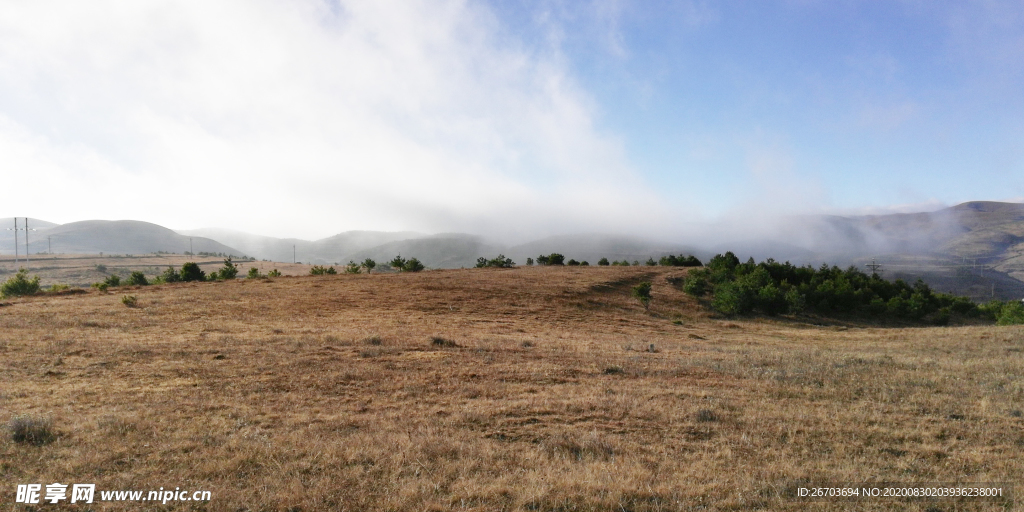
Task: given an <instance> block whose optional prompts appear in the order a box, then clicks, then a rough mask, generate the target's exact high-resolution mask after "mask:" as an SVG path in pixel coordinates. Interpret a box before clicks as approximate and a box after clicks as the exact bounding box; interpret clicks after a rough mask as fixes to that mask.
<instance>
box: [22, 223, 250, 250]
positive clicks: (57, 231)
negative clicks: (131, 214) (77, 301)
mask: <svg viewBox="0 0 1024 512" xmlns="http://www.w3.org/2000/svg"><path fill="white" fill-rule="evenodd" d="M29 227H32V221H31V220H29ZM47 237H50V240H49V244H50V246H52V249H53V252H55V253H87V254H92V253H115V254H147V253H153V252H158V251H163V252H174V253H182V252H185V251H188V250H189V237H188V236H184V235H179V234H178V233H175V232H174V231H172V230H170V229H167V228H165V227H163V226H158V225H156V224H151V223H149V222H142V221H137V220H86V221H81V222H71V223H68V224H61V225H54V226H52V227H49V228H46V229H45V230H40V231H39V232H38V233H33V237H32V238H30V239H29V249H30V251H31V253H45V252H47V250H48V247H49V246H48V245H47V244H48V241H47ZM191 238H192V248H193V249H192V250H193V251H194V252H197V253H198V252H213V253H225V254H236V255H242V251H239V250H238V249H234V248H232V247H229V246H227V245H224V244H222V243H220V242H217V241H215V240H211V239H209V238H204V237H191ZM20 242H21V244H22V245H21V247H19V249H20V252H21V253H22V254H24V245H23V244H24V239H23V238H22V239H20ZM8 244H9V245H8ZM4 245H5V247H4V251H3V252H4V254H12V253H13V252H14V250H13V240H12V239H7V240H5V244H4Z"/></svg>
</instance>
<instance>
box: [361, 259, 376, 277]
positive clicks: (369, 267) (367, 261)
mask: <svg viewBox="0 0 1024 512" xmlns="http://www.w3.org/2000/svg"><path fill="white" fill-rule="evenodd" d="M361 265H362V267H363V268H365V269H366V273H367V274H369V273H370V271H371V270H373V267H376V266H377V262H376V261H373V260H371V259H370V258H366V259H365V260H363V263H362V264H361Z"/></svg>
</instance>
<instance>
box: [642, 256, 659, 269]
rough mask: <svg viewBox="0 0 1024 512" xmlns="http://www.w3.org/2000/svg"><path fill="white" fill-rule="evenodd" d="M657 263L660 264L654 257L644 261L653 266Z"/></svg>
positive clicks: (645, 263)
mask: <svg viewBox="0 0 1024 512" xmlns="http://www.w3.org/2000/svg"><path fill="white" fill-rule="evenodd" d="M657 264H658V262H657V261H654V258H647V261H646V262H644V265H647V266H648V267H653V266H655V265H657Z"/></svg>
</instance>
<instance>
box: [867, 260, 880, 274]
mask: <svg viewBox="0 0 1024 512" xmlns="http://www.w3.org/2000/svg"><path fill="white" fill-rule="evenodd" d="M864 266H865V267H867V268H869V269H871V274H872V275H875V274H879V273H881V272H885V270H883V269H882V264H881V263H876V262H875V259H874V258H871V263H868V264H867V265H864Z"/></svg>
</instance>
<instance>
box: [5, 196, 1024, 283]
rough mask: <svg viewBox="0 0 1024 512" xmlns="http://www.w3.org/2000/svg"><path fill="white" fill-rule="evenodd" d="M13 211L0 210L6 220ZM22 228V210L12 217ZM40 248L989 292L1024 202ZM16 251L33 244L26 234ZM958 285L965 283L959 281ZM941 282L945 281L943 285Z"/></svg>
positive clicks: (110, 228) (1011, 271)
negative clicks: (819, 272) (869, 274)
mask: <svg viewBox="0 0 1024 512" xmlns="http://www.w3.org/2000/svg"><path fill="white" fill-rule="evenodd" d="M4 220H5V219H0V222H3V221H4ZM6 221H7V222H9V223H10V224H11V227H13V221H12V220H11V219H10V218H7V219H6ZM29 223H30V227H32V228H33V229H35V230H36V231H33V232H31V233H30V237H31V238H30V243H31V246H30V248H31V250H32V252H33V253H41V252H45V251H46V250H47V248H48V245H47V242H48V240H47V237H49V238H50V240H49V242H51V243H52V247H53V251H54V252H61V253H73V252H80V253H99V252H105V253H115V254H121V253H125V254H146V253H152V252H157V251H165V252H175V253H182V252H185V251H187V250H188V247H189V246H188V242H189V239H190V238H191V240H192V247H193V250H194V251H195V252H213V253H225V254H236V255H248V256H252V257H255V258H258V259H268V260H272V261H292V259H293V258H294V259H295V260H296V261H300V262H305V263H312V264H331V265H333V264H340V265H343V264H345V263H346V262H348V261H349V260H353V261H362V260H363V259H365V258H372V259H374V260H376V261H378V262H386V261H388V260H390V259H391V258H393V257H394V256H396V255H399V254H400V255H402V256H404V257H416V258H418V259H419V260H420V261H422V262H423V263H424V264H425V265H427V266H428V267H432V268H458V267H471V266H473V265H474V264H475V263H476V259H477V258H478V257H481V256H484V257H487V258H492V257H494V256H497V255H498V254H503V255H505V256H507V257H510V258H512V259H513V261H515V262H516V263H518V264H523V263H525V261H526V258H528V257H532V258H536V257H537V256H538V255H540V254H548V253H551V252H559V253H562V254H564V255H565V256H566V259H569V258H573V259H576V260H579V261H584V260H586V261H589V263H590V264H592V265H593V264H596V263H597V261H598V260H599V259H600V258H602V257H606V258H609V259H610V260H623V259H624V260H627V261H640V262H643V261H645V260H646V259H647V258H651V257H653V258H654V259H658V258H659V257H660V256H663V255H667V254H683V253H686V254H694V255H696V256H698V257H699V258H701V259H702V260H706V259H707V258H708V257H710V256H711V255H713V254H716V253H719V252H725V251H727V250H731V251H733V252H734V253H736V255H737V256H739V257H740V258H742V259H746V258H748V257H753V258H755V259H757V260H762V259H766V258H769V257H771V258H775V259H776V260H779V261H787V260H789V261H792V262H794V263H796V264H814V265H818V264H820V263H821V262H828V263H830V264H838V265H842V266H845V265H851V264H852V265H857V266H858V267H860V268H864V264H865V263H867V262H870V261H871V260H872V259H877V260H878V261H880V262H881V263H882V264H883V268H885V269H886V270H887V271H888V272H889V273H888V274H887V275H888V276H894V277H895V276H898V277H905V278H908V279H916V278H917V277H924V278H926V280H930V281H935V282H945V283H947V284H948V286H945V288H946V289H952V290H953V291H958V290H959V291H963V292H964V293H967V294H971V295H972V296H977V297H980V296H981V295H980V294H982V293H983V292H985V290H989V292H987V293H991V294H995V293H996V287H998V288H999V289H1000V292H999V293H1002V294H1006V295H1007V296H1013V295H1014V294H1020V295H1022V296H1024V204H1018V203H1000V202H992V201H972V202H968V203H962V204H958V205H956V206H953V207H949V208H944V209H941V210H937V211H933V212H919V213H899V214H889V215H866V216H848V217H843V216H806V217H798V218H793V219H790V220H788V221H787V222H786V223H785V224H783V227H782V228H779V230H778V231H777V232H772V233H768V234H766V235H764V237H763V238H761V239H755V238H748V239H741V240H737V241H734V242H731V243H729V244H717V245H706V244H700V243H697V242H696V241H691V242H688V243H679V242H672V241H661V240H652V239H646V238H641V237H631V236H622V235H610V234H576V235H560V236H551V237H547V238H543V239H540V240H535V241H532V242H528V243H523V244H518V245H503V244H500V243H496V242H492V241H487V240H485V239H484V238H483V237H480V236H477V235H471V234H465V233H441V234H434V235H428V234H423V233H417V232H411V231H402V232H377V231H347V232H344V233H339V234H337V235H334V236H330V237H327V238H323V239H320V240H314V241H309V240H301V239H284V238H274V237H267V236H261V235H252V234H248V233H242V232H238V231H232V230H228V229H219V228H205V229H194V230H183V231H179V232H175V231H173V230H170V229H168V228H165V227H163V226H158V225H156V224H152V223H148V222H141V221H129V220H122V221H81V222H72V223H68V224H61V225H57V224H53V223H49V222H46V221H42V220H37V219H30V220H29ZM0 228H3V226H0ZM13 242H14V235H13V231H9V230H5V229H0V254H13V253H14V250H13V245H14V244H13ZM19 242H20V246H19V253H21V254H23V253H24V238H23V233H21V234H19ZM958 287H959V288H958ZM940 289H942V287H941V286H940Z"/></svg>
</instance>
